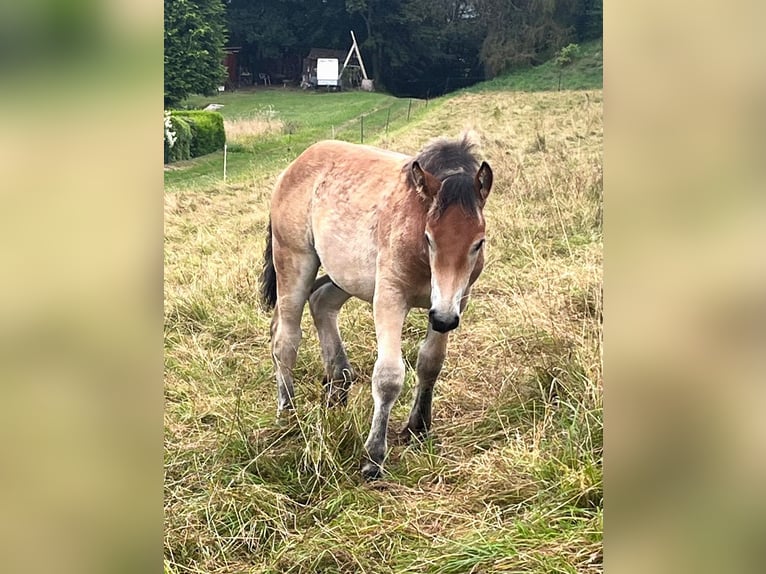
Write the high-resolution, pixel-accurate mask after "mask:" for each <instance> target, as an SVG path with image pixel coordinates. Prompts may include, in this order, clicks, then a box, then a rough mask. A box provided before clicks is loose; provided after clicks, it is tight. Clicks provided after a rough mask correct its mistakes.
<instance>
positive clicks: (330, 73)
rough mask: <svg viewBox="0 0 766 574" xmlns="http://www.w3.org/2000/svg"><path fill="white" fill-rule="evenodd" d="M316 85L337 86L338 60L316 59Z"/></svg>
mask: <svg viewBox="0 0 766 574" xmlns="http://www.w3.org/2000/svg"><path fill="white" fill-rule="evenodd" d="M317 85H318V86H337V85H338V58H317Z"/></svg>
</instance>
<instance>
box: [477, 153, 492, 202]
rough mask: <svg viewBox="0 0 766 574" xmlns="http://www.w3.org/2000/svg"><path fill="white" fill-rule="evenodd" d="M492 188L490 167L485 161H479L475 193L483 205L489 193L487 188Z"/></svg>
mask: <svg viewBox="0 0 766 574" xmlns="http://www.w3.org/2000/svg"><path fill="white" fill-rule="evenodd" d="M490 189H492V168H491V167H489V164H488V163H487V162H486V161H483V162H481V167H480V168H479V171H478V172H477V173H476V195H477V196H478V197H479V201H481V204H482V205H484V202H485V201H487V196H488V195H489V190H490Z"/></svg>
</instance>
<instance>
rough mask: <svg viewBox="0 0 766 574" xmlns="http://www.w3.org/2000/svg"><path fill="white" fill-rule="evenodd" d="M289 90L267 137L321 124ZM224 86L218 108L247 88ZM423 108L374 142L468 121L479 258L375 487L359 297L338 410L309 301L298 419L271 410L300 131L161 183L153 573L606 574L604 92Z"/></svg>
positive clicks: (365, 319)
mask: <svg viewBox="0 0 766 574" xmlns="http://www.w3.org/2000/svg"><path fill="white" fill-rule="evenodd" d="M298 96H301V97H303V100H300V99H295V100H294V106H295V113H296V116H294V117H299V116H300V117H303V118H305V119H304V120H303V121H302V123H301V122H299V123H300V125H299V126H298V127H297V129H296V132H295V133H293V134H284V133H281V132H280V133H278V134H273V136H274V137H275V138H277V139H274V140H271V141H277V142H282V141H283V140H281V139H278V138H283V137H287V135H291V137H293V141H297V140H300V141H301V144H300V145H303V144H304V142H306V141H308V140H309V139H310V138H313V137H315V133H314V134H313V135H305V134H303V133H302V131H301V130H303V129H307V127H308V126H309V122H310V121H311V118H312V116H315V115H317V114H318V112H317V110H318V109H319V108H318V104H317V102H321V101H322V96H320V97H314V96H313V95H308V94H297V95H296V96H295V97H296V98H297V97H298ZM291 97H292V96H291ZM365 97H366V96H365ZM238 98H239V96H236V95H232V101H231V102H230V103H231V106H230V107H229V110H226V108H224V110H225V114H229V117H230V118H232V117H233V118H236V117H237V116H238V115H239V117H242V116H243V115H246V114H248V113H249V110H250V109H251V106H252V105H253V104H252V103H249V102H248V100H247V98H245V97H244V96H242V99H241V100H239V99H238ZM234 100H238V101H236V105H235V101H234ZM370 101H371V100H370ZM382 101H383V102H384V103H385V100H382ZM301 102H305V104H302V103H301ZM258 105H260V104H258ZM274 106H275V108H276V109H277V110H278V112H279V115H280V117H281V118H287V119H289V118H288V116H287V114H286V113H283V112H282V109H286V108H282V107H281V102H280V101H277V100H275V101H274ZM237 107H238V108H237ZM349 107H350V106H349ZM354 113H356V112H355V111H354V110H350V111H349V114H350V116H351V117H352V118H353V114H354ZM420 113H421V114H422V115H420V116H419V117H418V118H417V119H414V118H413V119H412V120H411V121H410V122H409V123H406V122H403V123H402V124H401V125H400V126H399V127H398V128H397V129H391V130H390V132H389V134H388V136H381V138H380V139H379V140H378V143H380V145H382V146H384V147H388V148H391V149H397V150H401V151H405V152H415V151H417V150H418V149H419V148H420V147H421V146H422V145H423V144H424V143H425V142H426V141H427V140H428V139H429V138H431V137H433V136H440V135H457V134H458V133H459V132H460V130H461V129H463V128H464V127H473V128H475V129H476V130H477V132H479V134H480V135H481V136H482V139H483V142H484V144H483V156H484V158H486V159H487V160H488V161H489V163H490V164H491V165H492V167H493V170H494V173H495V184H494V188H493V191H492V193H491V195H490V197H489V200H488V203H487V207H486V211H485V215H486V218H487V236H488V237H487V264H486V268H485V271H484V273H483V275H482V277H481V278H480V279H479V281H478V284H477V286H476V288H475V290H474V294H473V297H472V300H471V303H470V305H469V307H468V309H467V310H466V313H465V316H464V318H463V320H462V321H461V326H460V328H459V330H458V331H457V332H456V333H454V335H453V336H451V341H450V346H449V350H448V355H447V361H446V363H445V367H444V370H443V372H442V375H441V377H440V379H439V381H438V382H437V385H436V390H435V398H434V421H433V434H432V436H431V437H430V438H429V439H428V440H426V441H425V442H424V443H422V444H413V445H409V446H393V447H392V448H391V449H390V453H389V457H388V460H387V463H386V469H387V471H388V474H387V476H386V477H385V479H384V480H381V481H378V482H376V483H371V484H370V483H365V482H363V481H362V480H361V477H360V474H359V461H360V458H361V455H362V449H363V442H364V438H365V436H366V433H367V430H368V429H369V423H370V416H371V411H372V398H371V393H370V376H371V373H372V368H373V364H374V361H375V332H374V326H373V321H372V313H371V309H370V306H369V305H368V304H365V303H362V302H359V301H355V300H352V301H350V302H349V303H348V304H347V306H346V307H345V308H344V310H343V311H342V312H341V317H340V328H341V332H342V334H343V337H344V339H345V342H346V347H347V349H348V354H349V358H350V360H351V363H352V365H353V367H354V368H355V370H356V372H357V373H358V375H359V379H358V382H357V384H355V385H354V387H353V388H352V391H351V394H350V398H349V404H348V406H347V407H346V408H345V409H337V410H327V409H325V408H323V407H322V400H321V394H322V387H321V373H322V367H321V362H320V359H319V349H318V342H317V338H316V332H315V330H314V328H313V325H312V323H311V320H310V317H309V316H308V311H306V313H305V315H304V322H303V332H304V341H303V345H302V347H301V350H300V353H299V357H298V364H297V367H296V392H297V401H298V409H297V422H296V423H295V424H294V425H293V426H288V427H280V426H278V425H276V424H275V416H274V415H275V405H276V398H275V393H276V389H275V382H274V376H273V372H272V365H271V360H270V354H269V321H270V315H269V314H268V313H265V312H264V311H263V310H262V309H261V307H260V306H259V304H258V301H257V279H258V273H259V271H260V268H261V262H262V253H263V247H264V239H265V229H266V223H267V220H268V200H269V196H270V194H271V189H272V186H273V183H274V179H275V177H276V175H277V173H278V171H279V169H280V167H281V165H282V163H283V162H285V161H287V160H288V159H289V158H290V157H294V155H295V154H296V153H297V149H292V150H291V151H289V152H288V151H286V150H285V148H284V147H280V148H279V149H280V150H281V151H280V154H281V155H280V156H279V157H278V158H277V159H274V158H270V157H269V156H267V155H266V156H265V158H261V157H260V156H259V155H258V154H252V157H251V159H250V162H251V163H249V164H247V165H245V166H244V167H243V168H242V170H241V172H239V174H238V176H237V177H236V178H234V179H233V180H231V181H229V182H227V183H225V184H224V183H223V182H222V181H221V180H220V177H216V176H214V175H213V174H212V173H210V171H211V170H210V169H208V168H206V167H205V164H204V163H200V164H198V165H199V168H198V169H199V170H200V172H199V173H200V176H195V177H196V178H197V179H196V181H193V180H192V179H183V178H176V179H173V180H171V181H170V183H169V186H168V189H169V191H168V193H166V195H165V229H166V233H165V367H166V368H165V372H166V380H165V401H166V403H165V404H166V408H165V572H166V573H168V574H176V573H179V574H180V573H192V572H194V573H199V572H215V573H244V572H247V573H264V574H265V573H273V574H276V573H284V572H294V573H306V574H308V573H314V572H325V573H331V572H348V573H351V572H366V573H370V574H385V573H402V572H427V573H428V572H431V573H468V572H474V573H479V572H485V573H490V572H539V573H548V572H564V573H573V572H583V573H585V572H588V573H590V572H594V573H595V572H601V571H602V552H601V540H602V525H603V501H602V496H603V492H602V467H601V459H602V444H603V440H602V432H603V424H602V372H601V323H600V317H601V257H602V243H601V197H602V169H601V160H602V157H601V147H602V95H601V92H600V91H589V92H548V93H543V92H540V93H522V92H510V91H486V92H481V93H464V94H462V95H456V96H453V97H449V98H445V99H441V100H439V101H438V102H432V104H431V105H429V107H428V109H425V108H423V110H421V112H420ZM240 114H241V115H240ZM240 127H241V126H240ZM266 129H270V128H268V127H267V128H266ZM279 129H281V128H279ZM320 131H321V130H320ZM270 137H271V136H270ZM257 139H258V138H249V137H244V136H243V140H242V141H243V142H244V143H243V144H242V145H243V147H244V148H247V147H248V146H250V145H256V144H254V143H252V142H253V141H255V140H257ZM248 142H251V143H248ZM280 145H281V144H280ZM252 149H260V148H255V147H254V148H252ZM263 152H264V154H268V153H269V152H268V150H263ZM195 169H197V168H195ZM179 171H183V169H181V170H179ZM166 175H167V174H166ZM426 321H427V317H426V314H425V313H424V312H423V311H413V312H412V313H411V314H410V316H409V318H408V320H407V323H406V325H405V329H404V355H405V362H406V364H407V366H408V371H407V375H406V380H405V388H404V390H403V392H402V395H401V397H400V398H399V401H398V403H397V405H396V406H395V408H394V410H393V412H392V425H393V426H394V427H395V428H399V427H400V426H401V425H402V424H403V423H404V421H405V418H406V416H407V413H408V411H409V406H410V402H411V400H412V387H413V380H414V373H413V366H414V362H415V358H416V354H417V348H418V345H419V343H420V341H421V340H422V338H423V336H424V334H425V331H426Z"/></svg>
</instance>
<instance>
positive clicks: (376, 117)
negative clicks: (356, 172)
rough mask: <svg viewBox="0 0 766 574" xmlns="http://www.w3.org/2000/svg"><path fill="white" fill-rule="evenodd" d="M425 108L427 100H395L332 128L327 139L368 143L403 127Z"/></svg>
mask: <svg viewBox="0 0 766 574" xmlns="http://www.w3.org/2000/svg"><path fill="white" fill-rule="evenodd" d="M427 107H428V100H419V99H415V98H409V99H401V100H396V101H395V102H393V103H392V104H390V105H388V106H385V107H381V108H375V109H373V110H370V111H368V112H366V113H364V114H362V115H361V116H359V117H358V118H355V119H353V120H349V121H347V122H345V123H343V124H342V125H340V126H332V127H331V133H329V134H328V137H330V138H332V139H339V140H344V141H348V142H354V143H365V142H367V143H369V142H372V141H373V140H375V139H376V138H378V137H380V136H382V135H388V133H389V131H391V130H393V129H396V128H398V127H401V126H403V125H405V124H406V123H407V122H409V121H410V120H411V119H413V118H414V117H415V116H416V115H417V113H418V112H419V111H421V110H424V109H426V108H427Z"/></svg>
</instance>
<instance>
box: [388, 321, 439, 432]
mask: <svg viewBox="0 0 766 574" xmlns="http://www.w3.org/2000/svg"><path fill="white" fill-rule="evenodd" d="M447 338H448V334H447V333H439V332H438V331H434V330H433V329H432V328H431V326H430V325H429V327H428V333H427V334H426V338H425V340H424V341H423V344H422V345H421V346H420V351H419V352H418V362H417V367H416V370H417V374H418V386H417V389H416V391H415V400H414V401H413V403H412V410H411V411H410V416H409V419H408V420H407V426H405V427H404V428H403V429H402V430H401V432H400V433H399V438H400V439H401V440H404V441H407V440H409V438H410V436H413V435H414V436H416V437H424V436H425V435H426V434H428V431H429V430H430V428H431V401H432V399H433V391H434V384H435V383H436V379H437V377H438V376H439V373H440V372H441V370H442V365H443V364H444V357H445V356H446V354H447Z"/></svg>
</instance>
